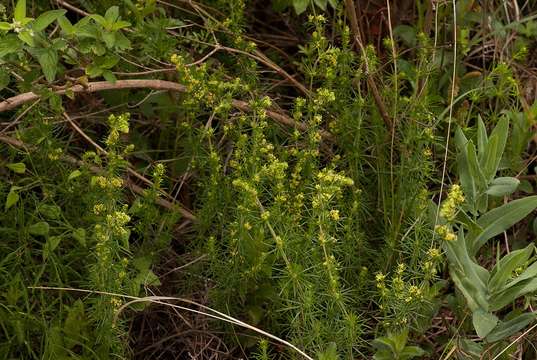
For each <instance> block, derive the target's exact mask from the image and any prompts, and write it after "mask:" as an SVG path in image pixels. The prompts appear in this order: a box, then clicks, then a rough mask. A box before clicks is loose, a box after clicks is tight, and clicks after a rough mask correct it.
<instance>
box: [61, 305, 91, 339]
mask: <svg viewBox="0 0 537 360" xmlns="http://www.w3.org/2000/svg"><path fill="white" fill-rule="evenodd" d="M86 325H87V319H86V316H85V314H84V303H83V302H82V300H80V299H78V300H76V301H75V302H74V304H73V305H72V306H70V307H68V310H67V318H66V319H65V323H64V325H63V332H64V333H65V345H66V347H67V348H68V349H72V348H73V347H74V346H75V345H81V344H83V341H84V340H83V336H84V331H85V327H86Z"/></svg>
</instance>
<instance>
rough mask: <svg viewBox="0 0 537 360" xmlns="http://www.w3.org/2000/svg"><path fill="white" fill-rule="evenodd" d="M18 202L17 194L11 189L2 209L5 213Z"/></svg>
mask: <svg viewBox="0 0 537 360" xmlns="http://www.w3.org/2000/svg"><path fill="white" fill-rule="evenodd" d="M17 201H19V194H18V193H17V192H16V191H14V190H13V189H12V190H10V191H9V193H8V194H7V198H6V204H5V206H4V209H5V210H6V211H7V210H8V209H9V208H10V207H12V206H13V205H15V204H16V203H17Z"/></svg>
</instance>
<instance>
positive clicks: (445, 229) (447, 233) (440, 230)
mask: <svg viewBox="0 0 537 360" xmlns="http://www.w3.org/2000/svg"><path fill="white" fill-rule="evenodd" d="M434 231H435V232H436V233H437V234H438V235H440V236H441V237H442V239H444V240H446V241H453V240H455V239H457V235H455V233H454V232H453V231H452V230H451V228H450V227H449V226H447V225H436V227H435V228H434Z"/></svg>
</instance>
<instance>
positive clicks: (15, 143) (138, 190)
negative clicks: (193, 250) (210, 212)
mask: <svg viewBox="0 0 537 360" xmlns="http://www.w3.org/2000/svg"><path fill="white" fill-rule="evenodd" d="M0 141H1V142H3V143H5V144H9V145H11V146H14V147H16V148H19V149H28V148H29V146H27V145H26V144H25V143H23V142H22V141H20V140H17V139H13V138H11V137H8V136H2V135H0ZM61 159H62V160H63V161H65V162H68V163H70V164H72V165H76V166H83V165H86V164H85V163H84V162H83V161H82V160H78V159H77V158H75V157H73V156H70V155H63V156H62V157H61ZM89 169H90V170H91V171H92V172H93V173H95V174H101V173H102V172H103V170H102V169H101V168H99V167H97V166H90V167H89ZM124 185H125V186H126V187H127V188H129V189H130V190H131V191H132V192H134V193H135V194H138V195H143V194H144V193H145V189H143V188H142V187H140V186H138V185H136V184H135V183H133V182H131V181H129V180H128V179H125V180H124ZM155 203H156V204H157V205H159V206H162V207H164V208H166V209H169V210H177V211H179V213H181V215H182V216H183V217H184V218H185V219H188V220H190V221H196V220H197V219H196V216H195V215H194V214H192V213H191V212H190V211H189V210H187V209H185V208H183V207H181V206H180V205H179V204H177V203H175V202H171V201H168V200H165V199H162V198H157V199H156V200H155Z"/></svg>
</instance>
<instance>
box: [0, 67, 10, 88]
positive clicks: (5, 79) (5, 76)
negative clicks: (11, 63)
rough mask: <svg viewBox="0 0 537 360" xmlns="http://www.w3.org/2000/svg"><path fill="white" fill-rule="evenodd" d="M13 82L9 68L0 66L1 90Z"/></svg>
mask: <svg viewBox="0 0 537 360" xmlns="http://www.w3.org/2000/svg"><path fill="white" fill-rule="evenodd" d="M10 82H11V75H10V73H9V71H8V70H7V69H4V68H0V90H3V89H5V88H6V87H7V86H8V85H9V83H10Z"/></svg>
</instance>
